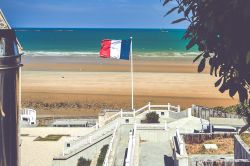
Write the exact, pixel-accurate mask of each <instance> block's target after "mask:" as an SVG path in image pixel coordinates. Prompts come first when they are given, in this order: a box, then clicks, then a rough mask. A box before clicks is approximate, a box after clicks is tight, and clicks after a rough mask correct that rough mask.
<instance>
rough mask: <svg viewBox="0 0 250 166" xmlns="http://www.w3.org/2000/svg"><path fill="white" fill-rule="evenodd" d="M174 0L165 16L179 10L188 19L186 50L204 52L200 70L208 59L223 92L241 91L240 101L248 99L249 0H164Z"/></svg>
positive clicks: (212, 72) (249, 57)
mask: <svg viewBox="0 0 250 166" xmlns="http://www.w3.org/2000/svg"><path fill="white" fill-rule="evenodd" d="M172 1H174V2H175V3H176V6H175V7H173V8H172V9H171V10H170V11H168V12H167V14H166V15H168V14H170V13H172V12H174V11H175V12H176V11H178V13H181V14H182V15H183V18H180V19H178V20H175V21H173V23H178V22H181V21H188V22H189V23H190V24H189V27H188V28H187V30H186V32H185V34H184V36H183V38H184V39H187V40H189V43H188V45H187V46H186V49H190V48H192V47H193V46H194V45H197V46H198V49H199V51H201V54H200V55H199V56H197V57H196V58H195V59H194V62H195V61H197V60H198V59H201V60H200V64H199V66H198V72H202V71H203V70H204V68H205V66H206V64H207V63H206V62H209V63H208V64H209V66H210V74H211V75H214V76H216V77H217V76H218V77H219V79H218V81H217V82H216V83H215V86H216V87H219V91H220V92H221V93H223V92H225V91H227V90H228V91H229V95H230V96H231V97H233V96H235V94H236V93H238V94H239V99H240V102H241V103H243V102H248V103H250V102H249V97H248V96H249V93H250V42H249V40H250V10H249V9H250V1H247V0H165V1H164V2H163V5H166V4H168V3H170V2H172Z"/></svg>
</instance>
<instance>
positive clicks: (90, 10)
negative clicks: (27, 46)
mask: <svg viewBox="0 0 250 166" xmlns="http://www.w3.org/2000/svg"><path fill="white" fill-rule="evenodd" d="M162 1H163V0H162ZM173 5H174V4H173V3H172V4H170V5H169V6H168V7H163V6H162V2H161V0H0V8H1V9H2V10H3V12H4V13H5V16H6V18H7V19H8V21H9V23H10V25H11V26H12V27H55V28H57V27H64V28H181V29H183V28H186V27H187V23H180V24H171V21H173V20H175V19H177V18H180V17H181V15H177V14H172V15H170V16H168V17H163V15H164V14H165V13H166V12H167V11H168V10H169V9H170V8H171V7H173Z"/></svg>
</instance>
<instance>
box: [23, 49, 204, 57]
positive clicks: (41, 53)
mask: <svg viewBox="0 0 250 166" xmlns="http://www.w3.org/2000/svg"><path fill="white" fill-rule="evenodd" d="M24 53H25V55H27V56H56V57H60V56H64V57H96V56H98V55H99V52H91V51H72V52H64V51H25V52H24ZM198 54H199V52H174V51H173V52H134V53H133V56H134V57H138V58H143V57H145V58H162V57H163V58H164V57H195V56H197V55H198Z"/></svg>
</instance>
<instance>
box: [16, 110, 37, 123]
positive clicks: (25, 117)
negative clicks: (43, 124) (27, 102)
mask: <svg viewBox="0 0 250 166" xmlns="http://www.w3.org/2000/svg"><path fill="white" fill-rule="evenodd" d="M20 118H21V121H20V122H21V124H28V125H36V110H33V109H30V108H24V109H22V110H21V113H20Z"/></svg>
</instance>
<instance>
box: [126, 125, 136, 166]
mask: <svg viewBox="0 0 250 166" xmlns="http://www.w3.org/2000/svg"><path fill="white" fill-rule="evenodd" d="M136 130H137V125H136V123H135V126H134V130H133V131H131V132H130V133H129V141H128V151H127V157H126V159H125V166H133V162H134V154H135V140H136Z"/></svg>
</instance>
